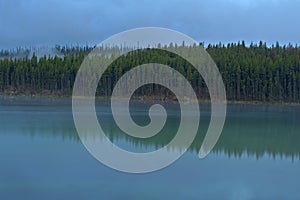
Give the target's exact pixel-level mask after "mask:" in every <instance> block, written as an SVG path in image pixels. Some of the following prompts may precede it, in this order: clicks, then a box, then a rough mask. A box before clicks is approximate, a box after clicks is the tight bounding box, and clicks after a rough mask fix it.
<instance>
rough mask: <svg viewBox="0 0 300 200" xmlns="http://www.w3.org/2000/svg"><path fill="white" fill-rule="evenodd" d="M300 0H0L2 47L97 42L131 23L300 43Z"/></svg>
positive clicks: (232, 38)
mask: <svg viewBox="0 0 300 200" xmlns="http://www.w3.org/2000/svg"><path fill="white" fill-rule="evenodd" d="M299 10H300V0H135V1H133V0H63V1H62V0H0V48H1V49H10V48H16V47H37V46H44V45H50V46H52V45H53V46H54V45H85V44H88V45H96V44H98V43H100V42H101V41H103V40H104V39H106V38H108V37H109V36H111V35H113V34H116V33H119V32H121V31H125V30H128V29H132V28H138V27H146V26H152V27H153V26H154V27H164V28H170V29H173V30H176V31H180V32H182V33H184V34H186V35H188V36H190V37H192V38H194V39H195V40H197V41H199V42H205V44H208V43H219V42H222V43H228V42H238V41H241V40H245V41H246V43H248V44H249V43H250V42H254V43H257V42H259V41H260V40H262V41H264V42H267V43H268V44H272V43H275V42H276V41H278V42H279V43H280V44H288V43H292V44H300V12H299Z"/></svg>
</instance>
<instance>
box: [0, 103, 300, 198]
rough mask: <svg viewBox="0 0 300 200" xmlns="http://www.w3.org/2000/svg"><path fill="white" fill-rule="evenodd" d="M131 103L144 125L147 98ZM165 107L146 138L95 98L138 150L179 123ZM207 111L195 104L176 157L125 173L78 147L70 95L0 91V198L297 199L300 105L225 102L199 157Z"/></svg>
mask: <svg viewBox="0 0 300 200" xmlns="http://www.w3.org/2000/svg"><path fill="white" fill-rule="evenodd" d="M131 106H132V107H131V114H132V116H133V119H134V120H136V122H137V123H138V124H140V125H143V124H144V125H146V124H147V123H148V122H149V119H148V118H147V116H146V110H147V107H148V106H149V105H148V104H147V105H144V104H142V103H137V102H135V103H132V105H131ZM165 106H166V107H167V110H168V114H169V116H170V117H169V118H168V121H167V124H166V126H165V127H164V129H163V130H162V132H161V133H159V134H158V135H157V138H155V139H144V140H143V139H134V138H131V137H129V136H126V135H125V134H123V133H122V132H121V131H120V130H119V129H118V128H117V126H116V125H115V123H114V121H113V119H112V116H111V113H110V109H109V104H108V103H107V102H105V101H100V102H97V112H98V114H99V121H100V123H101V125H102V126H103V129H104V130H105V131H106V132H107V136H108V137H109V138H110V139H111V140H112V141H114V143H115V144H117V145H119V146H120V147H122V148H124V149H128V150H132V151H136V152H144V151H151V150H154V149H156V148H159V147H160V146H163V145H164V144H166V143H168V141H169V140H170V139H171V138H172V136H173V135H172V132H174V131H176V128H177V127H178V126H177V125H178V122H179V110H178V106H177V105H176V104H174V105H171V104H168V105H165ZM209 115H210V113H209V105H207V104H203V105H201V125H200V126H201V127H200V130H199V133H198V135H197V138H196V139H195V142H194V143H193V144H192V146H191V148H190V149H189V150H188V151H187V152H186V153H185V154H184V156H182V157H181V158H180V159H179V160H177V161H176V162H175V163H173V164H172V165H170V166H168V167H167V168H164V169H162V170H159V171H156V172H153V173H148V174H127V173H122V172H118V171H115V170H113V169H110V168H108V167H106V166H104V165H103V164H101V163H100V162H98V161H97V160H95V159H94V158H93V157H92V156H91V155H90V154H89V153H88V152H87V150H86V149H85V148H84V147H83V145H82V143H81V142H80V140H79V138H78V136H77V133H76V130H75V127H74V124H73V118H72V113H71V101H70V99H40V98H33V99H30V98H17V99H15V98H3V97H1V100H0V127H1V129H0V160H1V163H0V199H171V198H172V199H300V192H299V191H300V183H299V178H300V161H299V157H300V123H299V117H300V107H298V106H279V105H270V106H265V105H229V106H228V116H227V120H226V124H225V128H224V131H223V133H222V135H221V138H220V140H219V141H218V143H217V145H216V146H215V148H214V149H213V152H211V153H210V154H209V156H208V157H206V158H205V159H203V160H199V159H198V157H197V151H198V150H199V147H200V144H201V139H202V138H203V135H204V133H205V130H206V128H207V124H208V122H209ZM174 148H180V147H174Z"/></svg>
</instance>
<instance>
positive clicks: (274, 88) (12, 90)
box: [0, 42, 300, 102]
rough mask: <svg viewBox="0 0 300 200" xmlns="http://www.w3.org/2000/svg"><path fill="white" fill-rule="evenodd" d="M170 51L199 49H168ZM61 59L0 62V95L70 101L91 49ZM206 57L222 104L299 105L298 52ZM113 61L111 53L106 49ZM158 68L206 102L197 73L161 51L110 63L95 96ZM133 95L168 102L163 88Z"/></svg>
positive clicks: (260, 48)
mask: <svg viewBox="0 0 300 200" xmlns="http://www.w3.org/2000/svg"><path fill="white" fill-rule="evenodd" d="M171 48H202V44H199V45H195V46H192V47H183V46H171ZM56 49H57V50H58V51H59V52H60V53H61V54H62V55H64V56H47V55H45V56H43V57H37V56H36V55H35V54H33V55H32V56H31V57H29V56H25V57H23V58H12V57H9V52H6V53H5V54H6V55H7V56H6V57H5V58H2V59H0V93H2V94H31V95H33V94H44V95H71V94H72V87H73V83H74V81H75V78H76V73H77V70H78V69H79V67H80V65H81V63H82V61H83V59H84V58H85V56H86V55H87V54H88V53H89V52H90V51H91V49H92V48H91V47H72V48H67V47H56ZM206 50H207V52H208V53H209V54H210V55H211V57H212V58H213V60H214V61H215V63H216V64H217V66H218V68H219V70H220V72H221V74H222V77H223V81H224V84H225V87H226V93H227V98H228V99H229V100H236V101H263V102H269V101H280V102H299V101H300V48H299V47H298V46H293V45H287V46H280V45H279V44H278V43H276V44H275V45H272V46H270V47H268V46H267V45H266V44H265V43H263V42H259V43H258V44H250V45H249V46H246V45H245V42H241V43H230V44H227V45H225V44H218V45H208V46H207V48H206ZM111 54H112V56H111V57H112V58H113V54H114V49H111ZM150 62H156V63H162V64H166V65H168V66H171V67H173V68H174V69H176V70H177V71H179V72H180V73H182V74H183V75H184V76H185V77H186V78H187V79H188V80H189V81H190V83H191V85H192V86H193V88H194V90H195V92H196V93H197V95H198V97H199V98H201V99H209V95H208V92H207V88H206V85H205V83H204V81H203V79H202V78H201V76H200V75H199V74H198V72H197V71H196V70H195V69H194V68H193V67H192V66H191V65H190V64H189V63H188V62H186V61H185V60H184V59H182V58H180V57H179V56H176V55H174V54H172V53H169V52H166V51H162V50H147V49H146V50H139V51H134V52H131V53H129V54H127V55H126V56H121V57H119V58H118V59H117V60H115V61H114V62H113V63H112V64H111V66H110V67H109V68H108V69H107V70H106V72H105V74H104V76H103V77H102V78H101V80H100V81H99V85H101V87H98V90H97V95H99V96H110V94H111V92H112V90H113V87H114V85H115V84H116V82H117V81H118V79H119V78H120V77H121V76H122V75H123V74H124V73H125V72H126V71H128V70H130V69H131V68H133V67H135V66H138V65H140V64H144V63H150ZM136 94H137V95H146V94H147V95H148V94H150V95H158V96H162V97H164V98H165V97H169V96H170V98H173V97H172V94H171V93H169V92H168V90H167V89H166V88H163V87H160V86H158V85H154V84H152V85H147V86H145V87H142V88H141V89H139V90H138V91H137V92H136Z"/></svg>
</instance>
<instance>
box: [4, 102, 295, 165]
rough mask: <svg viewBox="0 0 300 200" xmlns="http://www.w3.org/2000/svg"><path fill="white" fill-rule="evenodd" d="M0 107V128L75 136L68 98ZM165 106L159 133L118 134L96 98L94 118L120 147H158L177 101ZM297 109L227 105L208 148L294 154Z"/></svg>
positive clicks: (141, 118) (172, 125) (234, 153)
mask: <svg viewBox="0 0 300 200" xmlns="http://www.w3.org/2000/svg"><path fill="white" fill-rule="evenodd" d="M0 107H1V109H0V112H1V115H0V120H1V130H0V133H1V134H26V135H29V136H30V137H31V138H32V139H34V138H35V137H45V138H47V137H51V138H57V139H59V140H74V141H77V142H80V140H79V137H78V136H77V133H76V130H75V127H74V123H73V119H72V113H71V105H70V102H69V100H64V101H62V102H59V103H58V102H57V101H54V102H52V103H49V102H48V103H44V104H40V102H37V103H35V104H26V105H24V104H23V105H19V104H16V103H15V102H13V103H8V102H7V101H6V102H5V103H3V101H2V103H1V106H0ZM201 107H202V110H201V124H200V130H199V132H198V134H197V137H196V138H195V140H194V142H193V144H192V145H191V147H190V148H189V150H188V151H189V152H191V153H196V154H197V153H198V151H199V148H200V146H201V143H202V140H203V138H204V134H205V132H206V129H207V126H208V124H209V109H208V108H209V105H206V104H204V105H202V106H201ZM203 108H204V109H203ZM145 110H147V106H146V107H141V106H140V105H139V104H137V105H136V106H135V105H133V111H132V113H131V114H132V115H133V118H134V120H136V121H137V123H139V124H147V122H148V121H149V119H148V117H147V116H146V115H145V114H146V113H145ZM169 110H170V113H171V115H170V117H169V118H168V120H167V125H166V126H165V127H164V128H163V130H162V131H161V132H160V133H159V134H157V135H156V136H154V137H151V138H147V139H138V138H134V137H131V136H128V135H126V134H124V133H123V132H122V131H121V130H120V129H119V128H118V127H117V126H116V124H115V123H114V122H113V119H112V116H111V114H110V112H109V107H108V104H107V103H105V102H100V103H99V104H98V107H97V111H98V112H97V113H98V116H99V120H100V121H101V126H102V129H103V130H104V131H105V133H106V134H107V137H108V138H109V139H110V140H111V141H112V142H114V143H115V144H117V145H118V146H120V147H121V148H124V149H127V150H130V151H136V152H147V151H153V150H155V149H158V148H161V147H162V146H164V145H166V144H167V143H169V141H170V140H171V139H172V138H173V137H174V133H176V131H177V128H178V125H177V124H178V120H179V116H178V115H177V114H178V113H177V110H178V107H177V106H176V105H172V106H169ZM299 115H300V108H299V107H298V106H279V105H268V106H266V105H229V106H228V116H227V120H226V123H225V127H224V130H223V133H222V135H221V137H220V139H219V141H218V143H217V145H216V146H215V147H214V149H213V153H215V154H219V153H222V154H225V155H227V156H228V157H241V156H243V155H247V156H251V157H253V156H255V157H256V158H257V159H260V158H262V157H263V156H264V155H269V156H271V157H273V158H274V159H280V158H291V159H292V160H294V159H296V160H299V158H300V145H299V142H300V134H299V130H300V124H299V123H298V116H299ZM186 134H189V133H186ZM0 137H1V136H0ZM87 137H94V138H95V139H99V140H105V138H99V135H98V134H97V133H95V132H89V133H87ZM172 148H174V149H177V150H180V149H182V148H183V146H180V145H177V146H174V147H172Z"/></svg>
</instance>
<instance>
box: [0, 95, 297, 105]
mask: <svg viewBox="0 0 300 200" xmlns="http://www.w3.org/2000/svg"><path fill="white" fill-rule="evenodd" d="M6 98H7V99H14V98H27V99H28V98H32V99H48V100H51V99H69V100H71V99H72V96H71V95H40V94H37V95H26V94H0V99H6ZM164 98H165V97H161V96H158V95H153V96H148V97H145V96H133V97H131V100H134V101H138V102H145V103H153V102H159V103H178V101H177V100H174V99H173V98H165V99H164ZM95 99H96V100H110V98H109V97H105V96H96V97H95ZM198 103H210V100H208V99H198ZM226 103H227V104H244V105H285V106H300V102H285V101H268V102H266V101H246V100H245V101H244V100H239V101H236V100H226Z"/></svg>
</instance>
